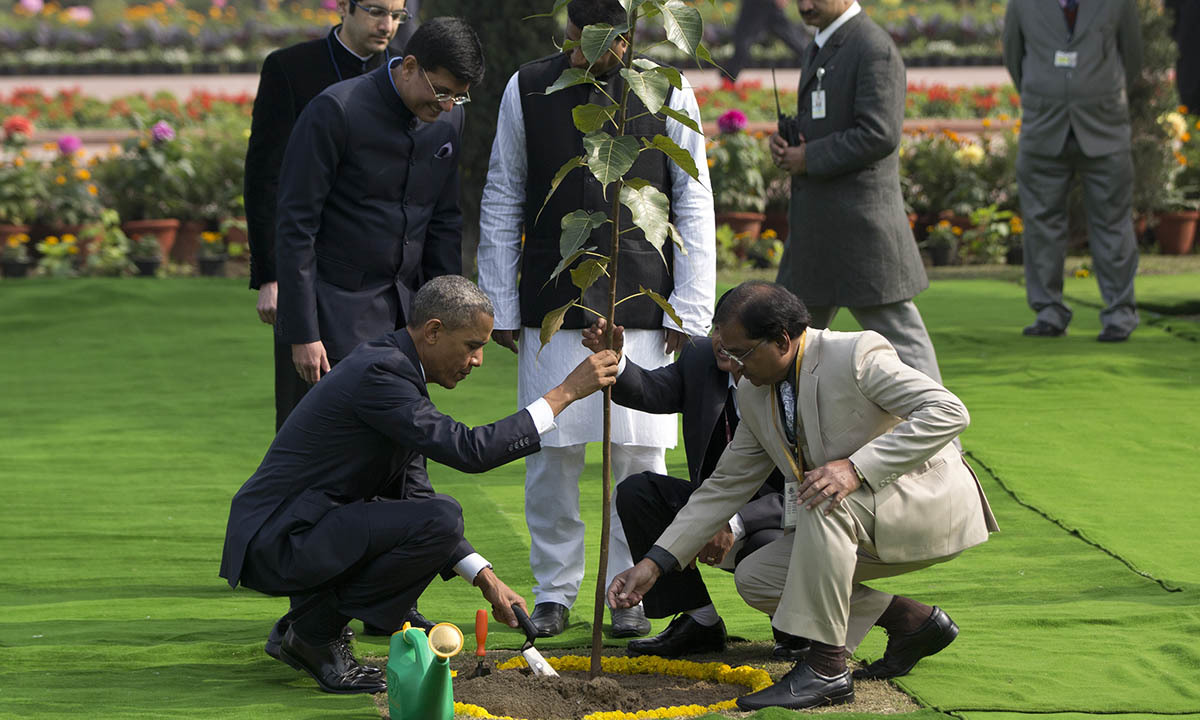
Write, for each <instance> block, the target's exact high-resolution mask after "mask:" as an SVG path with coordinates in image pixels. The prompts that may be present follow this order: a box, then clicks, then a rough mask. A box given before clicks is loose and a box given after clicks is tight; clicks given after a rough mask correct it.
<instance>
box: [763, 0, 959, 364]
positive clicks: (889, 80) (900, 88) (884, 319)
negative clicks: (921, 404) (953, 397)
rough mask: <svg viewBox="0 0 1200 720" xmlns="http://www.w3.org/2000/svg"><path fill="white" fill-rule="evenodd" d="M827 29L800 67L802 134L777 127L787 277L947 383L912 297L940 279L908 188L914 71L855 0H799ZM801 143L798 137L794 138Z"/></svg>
mask: <svg viewBox="0 0 1200 720" xmlns="http://www.w3.org/2000/svg"><path fill="white" fill-rule="evenodd" d="M797 5H798V6H799V9H800V14H801V16H802V17H803V18H804V21H805V22H806V23H808V24H809V25H812V26H814V27H816V28H817V30H818V32H817V36H816V38H815V39H814V42H813V44H812V45H810V46H809V48H808V54H807V55H806V56H805V59H804V63H803V72H802V74H801V76H800V93H799V95H800V99H799V108H798V110H799V118H798V119H799V124H800V132H801V137H800V138H798V140H799V143H798V144H796V145H789V144H788V142H787V141H786V140H785V139H784V138H783V137H782V136H781V135H780V134H779V133H776V134H775V135H772V136H771V142H770V146H771V155H772V158H773V159H774V161H775V164H776V165H777V166H779V167H780V168H783V169H784V170H786V171H788V172H789V173H791V175H792V199H791V208H790V216H789V219H788V226H789V227H790V228H791V234H790V236H789V238H788V244H787V248H786V249H785V250H784V253H783V260H782V262H781V264H780V266H779V276H778V278H777V280H778V282H779V283H780V284H781V285H783V286H784V287H786V288H788V289H789V290H791V291H792V292H794V293H796V294H797V295H798V296H800V298H801V299H802V300H804V303H805V305H807V306H808V309H809V312H810V313H811V314H812V326H813V327H815V328H827V327H829V325H830V323H832V322H833V319H834V317H835V316H836V315H837V311H838V309H839V308H840V307H842V306H845V307H848V308H850V312H851V313H853V314H854V318H855V320H857V321H858V324H859V325H861V326H862V328H863V329H864V330H874V331H876V332H878V333H879V334H880V335H883V336H884V337H885V338H887V339H888V341H889V342H891V344H892V345H893V346H894V347H895V348H896V352H898V353H899V354H900V359H901V360H903V361H904V362H905V363H906V364H908V365H911V366H912V367H915V368H916V369H918V370H920V371H921V372H923V373H925V374H926V375H928V376H929V377H931V378H933V379H934V380H937V381H938V382H941V380H942V376H941V372H940V371H939V370H938V363H937V355H936V354H935V353H934V350H933V343H932V342H931V341H930V339H929V333H928V332H927V331H926V330H925V322H924V321H923V320H922V319H921V313H920V312H919V311H918V310H917V307H916V305H914V304H913V302H912V298H913V297H915V296H916V294H917V293H919V292H921V291H922V290H924V289H925V288H927V287H929V281H928V279H927V278H926V277H925V268H924V266H923V265H922V264H921V256H920V253H918V251H917V246H916V243H915V242H914V241H913V235H912V229H911V228H910V227H909V224H908V218H907V215H906V213H905V210H904V197H903V196H902V195H901V192H900V153H899V151H900V135H901V130H902V129H903V124H904V95H905V92H906V78H905V73H904V63H903V62H902V61H901V59H900V53H899V51H898V50H897V49H896V45H895V43H893V42H892V39H891V38H890V37H888V34H887V33H886V32H884V30H883V29H882V28H880V27H879V26H878V25H876V24H875V23H874V22H873V21H872V20H871V19H870V18H868V17H867V16H866V15H865V14H863V13H862V11H861V8H860V7H859V5H858V3H857V2H854V1H853V0H798V2H797ZM793 140H796V138H793Z"/></svg>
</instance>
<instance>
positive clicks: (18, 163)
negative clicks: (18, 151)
mask: <svg viewBox="0 0 1200 720" xmlns="http://www.w3.org/2000/svg"><path fill="white" fill-rule="evenodd" d="M13 165H16V166H17V167H25V158H23V157H19V158H15V159H14V160H13Z"/></svg>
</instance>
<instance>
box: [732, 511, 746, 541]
mask: <svg viewBox="0 0 1200 720" xmlns="http://www.w3.org/2000/svg"><path fill="white" fill-rule="evenodd" d="M729 531H730V532H732V533H733V541H734V542H737V541H738V540H741V539H742V538H744V537H746V526H745V525H743V524H742V516H741V515H734V516H733V517H731V518H729Z"/></svg>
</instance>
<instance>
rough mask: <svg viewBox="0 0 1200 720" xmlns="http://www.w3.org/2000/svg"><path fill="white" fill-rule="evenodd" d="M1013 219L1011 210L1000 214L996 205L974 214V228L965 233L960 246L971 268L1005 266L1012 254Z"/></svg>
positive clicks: (972, 223)
mask: <svg viewBox="0 0 1200 720" xmlns="http://www.w3.org/2000/svg"><path fill="white" fill-rule="evenodd" d="M1012 218H1013V213H1012V211H1011V210H1000V209H998V208H997V207H996V205H995V204H992V205H988V206H987V207H982V208H977V209H976V210H974V211H973V212H972V213H971V217H970V227H967V228H964V229H963V231H962V236H961V241H960V244H959V246H960V248H961V251H962V252H961V256H962V259H963V262H965V263H966V264H968V265H995V264H999V263H1003V262H1004V260H1005V256H1006V254H1007V253H1008V237H1009V235H1010V234H1011V233H1012V226H1011V224H1010V222H1011V220H1012ZM951 233H952V234H953V230H951Z"/></svg>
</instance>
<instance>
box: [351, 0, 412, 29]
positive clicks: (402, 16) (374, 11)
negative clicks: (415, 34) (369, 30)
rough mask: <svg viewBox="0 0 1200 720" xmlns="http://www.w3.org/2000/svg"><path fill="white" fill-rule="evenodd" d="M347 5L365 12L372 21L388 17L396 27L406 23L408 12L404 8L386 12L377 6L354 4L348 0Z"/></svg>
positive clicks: (353, 1) (385, 9)
mask: <svg viewBox="0 0 1200 720" xmlns="http://www.w3.org/2000/svg"><path fill="white" fill-rule="evenodd" d="M349 3H350V4H351V5H352V6H354V7H356V8H358V9H359V10H362V11H363V12H365V13H366V14H367V15H369V16H370V17H371V19H372V20H382V19H384V18H385V17H388V16H390V17H391V18H392V22H394V23H396V24H397V25H402V24H404V23H405V22H407V21H408V10H405V9H404V8H401V9H399V10H388V9H387V8H381V7H379V6H378V5H363V4H362V3H360V2H355V0H349Z"/></svg>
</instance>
